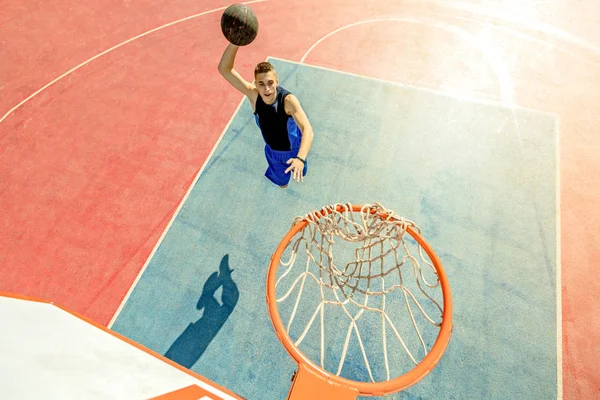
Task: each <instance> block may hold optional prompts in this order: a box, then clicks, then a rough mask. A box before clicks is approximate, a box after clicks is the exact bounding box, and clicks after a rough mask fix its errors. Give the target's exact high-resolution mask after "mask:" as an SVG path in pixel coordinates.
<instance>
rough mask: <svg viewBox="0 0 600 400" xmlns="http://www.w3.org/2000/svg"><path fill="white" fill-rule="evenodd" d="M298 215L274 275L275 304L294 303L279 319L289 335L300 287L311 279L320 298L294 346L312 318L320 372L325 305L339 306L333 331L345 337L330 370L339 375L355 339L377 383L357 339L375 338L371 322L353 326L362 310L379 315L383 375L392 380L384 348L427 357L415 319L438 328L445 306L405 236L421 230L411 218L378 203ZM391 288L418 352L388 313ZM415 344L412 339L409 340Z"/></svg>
mask: <svg viewBox="0 0 600 400" xmlns="http://www.w3.org/2000/svg"><path fill="white" fill-rule="evenodd" d="M303 220H305V221H307V222H308V223H307V225H306V226H305V227H304V228H303V229H302V230H301V231H300V232H298V233H297V234H296V235H295V236H294V237H293V238H292V239H291V241H290V243H289V244H288V246H287V251H286V253H285V259H283V258H284V255H282V257H281V259H280V260H279V265H280V268H279V273H278V275H279V276H278V277H277V280H276V284H275V287H276V293H277V297H276V302H277V303H278V304H279V303H283V302H286V301H288V302H289V301H293V306H292V305H291V304H290V305H289V306H288V307H289V308H290V309H291V311H290V313H289V318H288V319H287V322H283V323H284V324H285V325H286V326H285V327H286V330H287V332H288V334H289V333H290V328H291V327H292V324H293V322H294V321H295V319H296V316H297V311H298V307H299V304H300V299H301V298H302V295H303V292H304V289H305V287H306V286H307V284H308V283H310V282H311V281H312V282H314V283H316V284H317V285H318V291H319V292H320V302H318V306H317V307H316V309H315V310H314V312H312V316H311V317H310V318H304V322H303V324H304V323H305V322H306V320H307V319H308V323H307V324H306V326H304V325H302V326H304V328H303V329H302V327H300V328H296V329H297V330H298V332H300V331H301V332H302V333H301V334H299V336H298V337H297V338H296V339H293V340H294V344H295V346H297V347H298V346H300V345H301V344H302V342H303V340H304V339H305V338H306V336H307V333H308V332H309V331H310V329H311V327H312V326H313V324H314V323H315V321H316V320H317V317H318V318H319V320H320V325H321V329H320V364H321V368H323V369H325V359H326V356H325V350H326V346H325V330H324V326H325V321H326V309H329V307H330V306H331V307H336V308H339V309H341V310H342V313H341V314H342V315H343V316H345V317H344V318H343V320H345V321H346V322H345V323H344V324H345V325H344V326H340V325H337V329H340V330H345V341H344V344H343V348H342V354H341V356H340V358H339V363H338V365H337V371H335V372H334V371H331V372H332V373H335V374H336V375H337V376H339V375H340V373H341V371H342V368H343V367H344V363H345V361H346V355H347V353H348V347H349V343H350V339H351V337H352V336H354V337H355V338H356V340H357V341H358V345H359V346H360V352H361V353H362V359H363V361H364V365H365V367H366V370H367V371H368V375H369V377H370V380H371V381H372V382H375V378H374V377H373V373H372V368H371V367H372V366H371V363H370V361H369V357H368V356H367V353H368V352H367V351H365V344H364V341H363V337H365V338H367V339H372V338H373V337H374V336H375V335H377V337H379V333H376V334H374V333H373V327H371V328H370V331H367V332H362V333H363V334H362V335H361V329H359V323H358V322H359V320H360V319H361V318H363V317H364V316H365V315H366V314H367V313H376V314H377V317H378V318H379V317H380V320H381V328H382V330H383V332H382V335H381V342H382V345H383V361H384V367H385V376H386V380H390V378H393V377H391V376H390V360H389V359H388V346H394V348H396V347H398V346H397V344H399V345H400V346H402V348H403V349H404V351H405V352H406V354H407V355H408V357H409V358H410V360H411V361H412V363H414V365H417V364H419V363H420V362H421V361H422V359H423V358H424V357H425V356H426V355H427V353H428V347H427V345H426V341H425V340H424V339H423V335H422V334H421V331H422V328H421V327H420V326H419V324H418V323H417V320H418V321H420V323H421V324H423V323H425V324H429V325H430V326H433V327H437V328H440V327H441V324H442V315H443V307H442V306H441V305H440V303H442V304H443V302H441V301H439V300H436V299H434V297H436V295H435V294H432V289H436V288H438V290H437V291H438V292H440V293H441V289H439V288H440V280H439V276H438V272H437V270H436V268H435V267H434V265H433V264H432V262H431V259H430V258H429V257H428V256H427V253H425V252H424V251H423V248H422V246H421V245H419V244H418V243H416V242H415V241H414V239H413V238H412V236H411V234H410V231H411V230H412V231H414V232H417V233H420V229H419V228H418V227H417V226H416V225H415V223H414V222H412V221H409V220H406V219H404V218H401V217H399V216H397V215H396V214H394V213H393V212H392V211H390V210H388V209H386V208H384V207H383V206H382V205H380V204H379V203H375V204H374V205H365V206H363V207H362V208H361V209H360V212H357V211H356V207H355V210H354V211H353V206H352V205H350V204H344V205H340V204H335V205H331V206H327V207H324V208H323V209H321V210H317V211H313V212H311V213H309V214H307V215H305V216H304V217H298V218H297V219H296V220H295V221H294V225H296V224H297V223H299V222H301V221H303ZM407 232H408V233H407ZM340 240H341V241H343V242H348V243H350V244H351V245H352V247H353V248H354V251H353V255H352V256H351V257H350V258H348V257H347V256H348V254H347V253H348V251H346V252H345V254H344V256H346V258H345V259H344V261H343V262H340V259H341V258H344V257H339V254H337V253H336V250H335V244H336V243H337V244H338V245H339V244H340V243H341V242H340ZM299 255H302V256H304V255H305V256H306V259H305V260H304V257H300V258H302V261H300V262H298V263H296V261H297V260H298V259H299ZM348 260H349V261H348ZM346 261H347V262H346ZM297 264H298V265H297ZM426 275H427V276H428V278H429V281H428V280H427V279H426V277H425V276H426ZM409 282H410V285H408V283H409ZM392 293H394V294H395V295H396V296H398V295H399V296H400V297H399V298H400V299H401V300H400V301H401V302H402V303H403V304H404V306H405V307H402V308H403V311H402V312H405V313H407V316H408V319H407V320H410V321H412V330H410V331H414V333H415V334H416V335H417V336H418V342H419V343H420V346H419V347H420V350H419V351H416V352H415V350H414V348H413V350H411V349H409V347H410V346H408V345H407V341H406V340H405V338H404V337H403V335H402V334H401V333H400V332H401V331H402V332H403V334H406V332H407V329H403V330H401V329H398V327H397V326H396V325H395V324H394V322H393V321H392V318H390V315H388V311H389V310H388V309H386V296H388V295H390V294H392ZM279 294H281V295H279ZM437 297H439V296H437ZM425 303H427V304H425ZM397 308H398V307H395V308H394V312H395V313H397V312H398V310H397ZM308 315H310V313H309V314H308ZM298 319H299V320H300V319H302V318H298ZM404 328H405V327H404ZM387 329H391V333H393V334H390V335H388V334H386V330H387ZM428 329H431V328H428ZM377 332H378V330H377ZM353 333H354V335H353ZM394 338H395V340H394ZM393 341H397V344H396V343H388V342H393ZM413 342H414V343H417V341H415V340H413ZM444 347H445V346H444ZM421 350H422V351H421ZM416 353H418V354H416Z"/></svg>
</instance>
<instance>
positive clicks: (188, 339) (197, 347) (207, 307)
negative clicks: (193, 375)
mask: <svg viewBox="0 0 600 400" xmlns="http://www.w3.org/2000/svg"><path fill="white" fill-rule="evenodd" d="M232 272H233V270H232V269H230V268H229V255H227V254H226V255H225V256H224V257H223V259H221V265H220V266H219V271H218V272H216V271H215V272H213V273H212V274H211V276H210V277H209V278H208V279H207V280H206V282H205V283H204V288H203V289H202V294H201V295H200V299H199V300H198V304H197V305H196V308H197V309H198V310H204V312H203V314H202V317H201V318H200V319H199V320H198V321H196V322H194V323H191V324H189V326H188V327H187V328H186V329H185V331H183V333H182V334H181V335H180V336H179V337H178V338H177V340H175V342H174V343H173V344H172V345H171V347H170V348H169V350H167V352H166V353H165V357H167V358H169V359H171V360H173V361H175V362H176V363H178V364H179V365H182V366H184V367H186V368H191V367H192V366H193V365H194V364H195V363H196V362H197V361H198V360H199V359H200V357H202V354H204V351H206V348H207V347H208V345H209V344H210V342H211V341H212V340H213V339H214V337H215V336H216V335H217V333H218V332H219V330H220V329H221V327H222V326H223V324H224V323H225V321H227V318H229V316H230V315H231V313H232V312H233V309H234V308H235V305H236V304H237V302H238V299H239V297H240V292H239V290H238V287H237V285H236V284H235V282H234V281H233V279H231V273H232ZM220 287H222V288H223V290H222V294H221V302H219V301H218V300H217V298H216V297H215V293H216V291H217V290H218V289H219V288H220Z"/></svg>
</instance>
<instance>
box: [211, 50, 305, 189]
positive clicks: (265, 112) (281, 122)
mask: <svg viewBox="0 0 600 400" xmlns="http://www.w3.org/2000/svg"><path fill="white" fill-rule="evenodd" d="M238 48H239V46H236V45H234V44H231V43H230V44H229V45H228V46H227V48H226V49H225V51H224V52H223V56H222V57H221V61H220V62H219V73H220V74H221V75H222V76H223V77H224V78H225V79H226V80H227V81H228V82H229V83H230V84H231V85H232V86H233V87H234V88H236V89H237V90H239V91H240V92H242V93H243V94H244V95H246V97H248V99H249V100H250V104H251V105H252V110H253V111H254V118H255V120H256V124H257V125H258V127H259V128H260V131H261V133H262V136H263V139H264V141H265V156H266V158H267V163H268V165H269V166H268V168H267V171H266V172H265V176H266V177H267V178H268V179H269V180H270V181H271V182H273V183H275V184H276V185H279V186H280V187H282V188H285V187H287V185H288V183H289V180H290V173H291V175H292V177H293V179H294V180H295V181H296V182H303V181H304V175H306V173H307V170H308V163H307V161H306V160H307V156H308V152H309V150H310V146H311V144H312V140H313V136H314V134H313V130H312V127H311V125H310V122H309V121H308V118H307V117H306V114H305V113H304V110H302V106H301V105H300V102H299V101H298V99H297V98H296V96H294V95H293V94H291V93H290V92H288V91H287V90H285V89H284V88H283V87H281V86H279V80H278V78H277V72H276V71H275V68H274V67H273V65H271V64H270V63H268V62H261V63H259V64H258V65H257V66H256V68H255V69H254V82H252V83H250V82H248V81H246V80H245V79H244V78H242V77H241V76H240V74H239V73H238V72H237V71H236V70H235V69H234V68H233V64H234V62H235V56H236V55H237V51H238Z"/></svg>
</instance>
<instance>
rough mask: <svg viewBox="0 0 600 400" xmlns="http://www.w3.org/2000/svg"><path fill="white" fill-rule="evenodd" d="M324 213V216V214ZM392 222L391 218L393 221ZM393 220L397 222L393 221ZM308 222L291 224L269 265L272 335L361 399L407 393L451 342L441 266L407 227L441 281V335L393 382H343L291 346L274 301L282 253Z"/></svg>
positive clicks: (448, 294) (356, 209) (449, 305)
mask: <svg viewBox="0 0 600 400" xmlns="http://www.w3.org/2000/svg"><path fill="white" fill-rule="evenodd" d="M363 209H364V207H363V206H359V205H350V208H345V206H343V205H337V207H336V211H337V212H342V211H350V210H351V211H352V212H361V211H363ZM369 211H370V212H371V213H372V214H374V213H376V209H374V208H372V209H371V210H369ZM318 212H320V213H321V216H324V215H327V214H330V213H331V210H330V209H328V208H323V209H321V210H319V211H318ZM323 213H324V214H323ZM382 217H383V218H388V217H389V216H388V215H387V214H382ZM392 218H393V217H392ZM393 220H396V219H395V218H393ZM308 223H309V222H308V220H307V219H306V218H304V219H302V220H301V221H299V222H298V223H296V224H294V225H293V226H292V228H291V229H290V230H289V231H288V232H287V233H286V234H285V236H284V237H283V239H282V240H281V242H280V243H279V245H278V246H277V249H276V250H275V252H274V253H273V255H272V257H271V261H270V264H269V270H268V273H267V293H266V295H267V306H268V309H269V316H270V319H271V323H272V324H273V328H274V329H275V333H276V334H277V337H278V338H279V340H280V341H281V343H282V344H283V346H284V347H285V349H286V351H287V352H288V354H289V355H290V356H291V357H292V358H293V359H294V360H295V361H296V362H297V363H298V364H299V365H300V364H304V365H305V366H306V367H308V368H310V369H311V370H313V372H315V373H318V374H320V375H322V376H323V377H324V378H325V379H327V380H328V381H329V382H332V383H334V384H337V385H342V386H346V387H349V388H354V389H356V390H358V392H359V394H360V395H363V396H365V395H366V396H381V395H387V394H391V393H396V392H399V391H401V390H404V389H407V388H408V387H410V386H412V385H414V384H415V383H417V382H418V381H420V380H421V379H423V378H424V377H425V376H427V374H429V372H431V371H432V370H433V368H434V367H435V366H436V365H437V363H438V362H439V360H440V359H441V358H442V356H443V354H444V352H445V351H446V348H447V346H448V343H449V342H450V337H451V335H452V294H451V292H450V284H449V282H448V277H447V276H446V272H445V271H444V268H443V266H442V263H441V261H440V259H439V258H438V256H437V255H436V254H435V252H434V251H433V249H432V248H431V246H430V245H429V244H428V243H427V241H426V240H425V239H424V238H423V237H422V236H421V235H420V234H419V233H418V232H416V231H415V230H414V229H412V228H411V227H410V226H409V227H407V229H406V231H407V232H408V233H409V234H410V235H411V236H412V237H413V238H414V239H415V240H416V241H417V242H418V243H419V245H420V246H421V247H422V248H423V250H425V252H426V253H427V255H428V256H429V258H430V260H431V261H432V263H433V265H434V267H435V269H436V272H437V274H438V278H439V281H440V285H441V288H442V298H443V305H444V306H443V312H442V324H441V326H440V333H439V334H438V337H437V339H436V341H435V343H434V344H433V346H432V347H431V349H430V350H429V352H428V354H427V355H426V356H425V358H423V360H421V362H420V363H419V364H417V365H416V366H415V367H414V368H413V369H411V370H410V371H408V372H406V373H405V374H403V375H400V376H398V377H396V378H393V379H390V380H388V381H383V382H358V381H353V380H350V379H347V378H343V377H340V376H337V375H335V374H332V373H330V372H328V371H326V370H325V369H323V368H321V367H320V366H319V365H317V364H316V363H314V362H313V361H312V360H311V359H309V358H308V357H306V356H305V355H304V354H303V353H302V352H301V351H300V350H299V349H298V348H297V347H296V345H295V344H294V341H293V340H292V338H291V337H290V336H289V334H288V333H287V331H286V329H285V326H284V324H283V321H282V320H281V316H280V315H279V310H278V309H277V301H276V298H277V297H276V290H275V284H276V281H277V270H278V268H279V262H280V260H281V256H282V255H283V252H284V251H285V249H286V248H287V246H288V245H289V243H290V242H291V240H292V238H293V237H294V236H295V235H296V234H297V233H298V232H300V230H302V229H304V228H305V227H306V226H307V225H308Z"/></svg>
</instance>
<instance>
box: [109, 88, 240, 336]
mask: <svg viewBox="0 0 600 400" xmlns="http://www.w3.org/2000/svg"><path fill="white" fill-rule="evenodd" d="M245 100H246V96H243V97H242V100H241V101H240V103H239V104H238V106H237V107H236V109H235V111H234V112H233V113H232V114H231V118H230V119H229V121H228V122H227V125H226V126H225V128H224V129H223V131H222V132H221V135H220V136H219V139H217V142H216V143H215V145H214V146H213V148H212V150H211V151H210V153H209V154H208V156H207V157H206V160H204V164H202V167H200V170H199V171H198V173H197V174H196V177H195V178H194V180H193V181H192V183H191V185H190V187H189V188H188V190H187V192H186V193H185V196H183V199H181V202H180V203H179V206H177V209H176V210H175V212H174V213H173V216H172V217H171V220H170V221H169V224H168V225H167V226H166V227H165V229H164V230H163V233H162V234H161V235H160V238H159V239H158V241H157V242H156V244H155V245H154V248H153V249H152V252H151V253H150V255H149V256H148V258H147V259H146V262H145V263H144V265H143V267H142V269H141V270H140V272H139V273H138V275H137V277H136V278H135V281H134V282H133V283H132V284H131V287H130V288H129V291H128V292H127V294H126V295H125V297H124V298H123V301H121V304H120V305H119V308H118V309H117V311H116V312H115V314H114V315H113V317H112V318H111V320H110V322H109V324H108V326H107V327H108V329H111V327H112V326H113V324H114V323H115V321H116V320H117V318H118V317H119V314H120V313H121V311H122V310H123V307H125V303H127V300H129V296H131V293H132V292H133V290H134V289H135V287H136V286H137V284H138V282H139V280H140V279H141V278H142V275H143V274H144V271H146V268H147V267H148V265H149V264H150V261H151V260H152V258H153V257H154V254H155V253H156V251H157V250H158V248H159V247H160V245H161V243H162V241H163V240H164V238H165V236H167V233H168V232H169V230H170V229H171V226H172V225H173V222H175V219H176V218H177V216H178V215H179V212H180V211H181V208H182V207H183V205H184V204H185V202H186V201H187V199H188V197H189V196H190V194H191V193H192V190H193V189H194V186H196V182H198V179H200V175H202V172H204V169H205V168H206V165H207V164H208V162H209V161H210V159H211V158H212V156H213V154H214V153H215V151H216V150H217V147H219V143H221V140H222V139H223V137H224V136H225V132H227V129H229V126H230V125H231V123H232V122H233V120H234V119H235V116H236V115H237V113H238V111H239V110H240V108H241V107H242V104H244V101H245Z"/></svg>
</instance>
